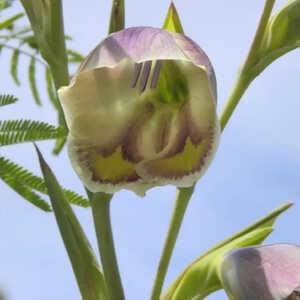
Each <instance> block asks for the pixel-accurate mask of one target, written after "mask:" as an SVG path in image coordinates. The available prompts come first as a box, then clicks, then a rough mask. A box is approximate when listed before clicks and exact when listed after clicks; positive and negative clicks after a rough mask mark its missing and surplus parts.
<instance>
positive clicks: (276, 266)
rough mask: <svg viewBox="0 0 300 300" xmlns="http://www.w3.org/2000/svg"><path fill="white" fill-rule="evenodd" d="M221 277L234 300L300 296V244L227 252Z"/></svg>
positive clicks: (274, 245)
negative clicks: (299, 290) (298, 288)
mask: <svg viewBox="0 0 300 300" xmlns="http://www.w3.org/2000/svg"><path fill="white" fill-rule="evenodd" d="M220 277H221V281H222V284H223V287H224V289H225V291H226V292H227V294H228V296H229V298H230V299H232V300H253V299H257V300H260V299H263V300H291V299H294V300H296V299H299V298H297V297H299V295H300V293H299V292H298V290H297V287H298V286H299V285H300V247H299V246H295V245H291V244H273V245H265V246H258V247H246V248H239V249H235V250H232V251H230V252H228V253H227V254H226V255H225V256H224V260H223V262H222V265H221V269H220Z"/></svg>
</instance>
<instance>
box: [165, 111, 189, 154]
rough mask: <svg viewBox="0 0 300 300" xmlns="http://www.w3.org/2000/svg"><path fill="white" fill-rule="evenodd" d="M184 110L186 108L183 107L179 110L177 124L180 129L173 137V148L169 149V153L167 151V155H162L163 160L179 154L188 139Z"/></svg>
mask: <svg viewBox="0 0 300 300" xmlns="http://www.w3.org/2000/svg"><path fill="white" fill-rule="evenodd" d="M185 110H186V107H185V105H182V106H181V108H180V110H179V111H178V115H179V118H180V119H179V120H178V122H179V124H180V128H179V129H178V132H177V136H176V137H175V140H176V142H175V144H174V146H173V147H172V148H171V149H170V151H168V153H166V154H165V155H164V158H168V157H172V156H174V155H176V154H177V153H180V152H182V151H183V149H184V147H185V142H186V139H187V137H188V133H189V131H188V130H189V128H188V125H187V121H186V115H185Z"/></svg>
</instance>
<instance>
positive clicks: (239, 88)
mask: <svg viewBox="0 0 300 300" xmlns="http://www.w3.org/2000/svg"><path fill="white" fill-rule="evenodd" d="M251 81H252V79H250V78H249V77H244V76H243V75H241V74H240V76H238V78H237V80H236V82H235V84H234V85H233V88H232V90H231V93H230V95H229V97H228V100H227V102H226V104H225V106H224V108H223V110H222V113H221V117H220V126H221V130H222V131H223V129H224V128H225V126H226V125H227V123H228V121H229V119H230V117H231V115H232V113H233V112H234V110H235V108H236V106H237V105H238V103H239V102H240V99H241V98H242V96H243V94H244V93H245V91H246V90H247V88H248V86H249V84H250V83H251Z"/></svg>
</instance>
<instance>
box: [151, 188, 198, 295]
mask: <svg viewBox="0 0 300 300" xmlns="http://www.w3.org/2000/svg"><path fill="white" fill-rule="evenodd" d="M193 191H194V187H190V188H179V189H178V192H177V197H176V200H175V206H174V210H173V215H172V218H171V222H170V226H169V230H168V234H167V238H166V241H165V244H164V248H163V252H162V255H161V258H160V261H159V265H158V269H157V273H156V276H155V280H154V285H153V289H152V293H151V298H150V299H151V300H158V299H159V297H160V294H161V290H162V287H163V283H164V280H165V277H166V274H167V270H168V267H169V263H170V259H171V256H172V253H173V249H174V246H175V243H176V240H177V237H178V234H179V230H180V227H181V224H182V221H183V217H184V214H185V211H186V208H187V205H188V203H189V201H190V198H191V196H192V194H193Z"/></svg>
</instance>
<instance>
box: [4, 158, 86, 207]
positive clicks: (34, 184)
mask: <svg viewBox="0 0 300 300" xmlns="http://www.w3.org/2000/svg"><path fill="white" fill-rule="evenodd" d="M1 174H6V175H9V176H11V177H13V178H16V180H17V181H18V182H20V183H21V184H23V185H24V186H27V187H28V188H30V189H33V190H36V191H38V192H40V193H42V194H48V191H47V188H46V186H45V182H44V179H42V178H41V177H39V176H36V175H34V174H32V173H31V172H30V171H28V170H26V169H24V168H23V167H21V166H19V165H17V164H15V163H14V162H12V161H10V160H9V159H7V158H4V157H0V176H1ZM63 191H64V192H65V195H66V197H67V199H68V201H69V202H70V203H72V204H75V205H78V206H82V207H88V206H89V201H88V200H87V199H86V198H84V197H82V196H81V195H78V194H77V193H75V192H73V191H70V190H68V189H63Z"/></svg>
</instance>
